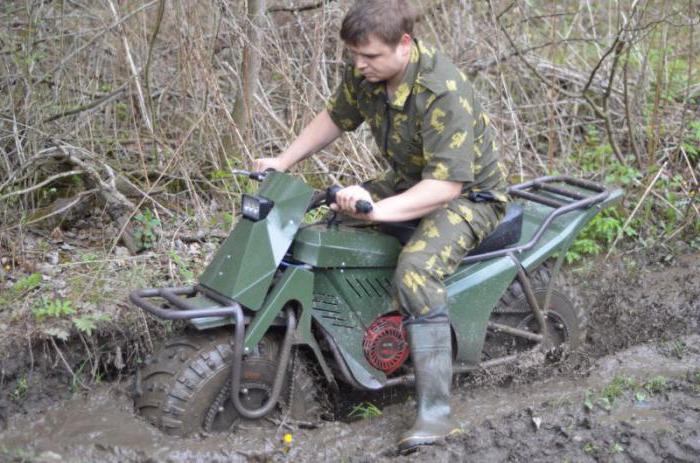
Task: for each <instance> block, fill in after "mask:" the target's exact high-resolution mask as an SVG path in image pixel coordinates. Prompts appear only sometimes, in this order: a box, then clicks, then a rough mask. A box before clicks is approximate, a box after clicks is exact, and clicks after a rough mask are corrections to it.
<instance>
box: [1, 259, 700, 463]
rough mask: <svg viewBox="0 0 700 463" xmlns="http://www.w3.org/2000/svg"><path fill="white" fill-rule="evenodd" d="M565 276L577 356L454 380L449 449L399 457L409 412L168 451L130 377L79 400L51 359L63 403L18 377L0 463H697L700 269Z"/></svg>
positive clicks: (273, 428) (11, 388) (241, 434)
mask: <svg viewBox="0 0 700 463" xmlns="http://www.w3.org/2000/svg"><path fill="white" fill-rule="evenodd" d="M655 260H657V261H655ZM569 273H570V274H571V275H572V276H573V278H572V280H573V284H574V286H575V287H577V288H578V289H579V297H578V298H579V299H580V302H582V303H585V304H586V306H587V307H588V309H589V310H588V313H589V319H590V329H589V336H588V342H587V345H586V346H585V348H584V350H583V351H582V352H577V353H574V354H573V355H571V356H569V357H568V358H567V359H566V360H565V361H563V362H561V361H559V359H555V358H550V359H549V361H548V363H547V364H546V365H545V366H543V367H524V366H520V367H508V368H504V369H503V370H501V371H495V372H489V373H484V374H479V375H470V376H466V377H464V378H462V379H461V381H460V382H462V383H464V384H463V385H462V386H461V387H460V388H459V389H458V390H457V391H455V394H454V397H453V405H454V410H455V416H456V417H457V419H458V420H459V421H460V422H461V423H462V425H463V426H464V429H465V434H463V435H462V436H458V437H456V438H453V439H450V441H449V442H448V445H447V446H444V447H435V448H428V449H424V450H420V451H418V452H416V453H414V454H411V455H407V456H400V455H397V454H396V453H395V451H394V443H395V440H396V438H397V437H398V435H399V434H400V433H401V431H402V430H403V429H405V427H406V426H408V425H410V423H411V419H412V416H413V403H412V400H408V401H407V402H405V403H394V404H392V405H386V406H384V407H383V409H382V415H381V416H379V417H375V418H372V419H366V420H361V421H357V422H351V423H346V422H340V421H339V422H328V423H324V424H323V425H322V426H320V427H319V428H317V429H299V428H297V427H294V426H290V425H288V424H285V423H279V422H277V423H269V422H267V423H265V425H264V426H263V427H246V428H245V429H239V430H238V432H237V433H235V434H230V435H217V436H208V437H200V438H192V439H185V440H181V439H173V438H171V437H168V436H165V435H163V434H162V433H160V432H159V431H157V430H156V429H154V428H152V427H151V426H149V425H147V424H146V423H145V422H144V421H143V420H141V419H140V418H138V417H136V416H135V415H134V413H133V411H132V403H131V399H130V396H129V387H130V385H129V382H128V380H126V378H128V376H129V371H128V370H129V369H128V367H125V368H124V373H123V377H122V378H123V379H122V380H119V375H117V376H116V377H115V378H105V381H103V384H102V385H99V386H96V387H95V386H92V387H93V390H92V391H91V392H82V391H81V389H82V387H81V385H80V384H76V383H75V379H74V378H73V377H72V376H71V375H66V374H63V373H61V372H62V371H64V369H63V365H62V363H61V360H60V359H56V358H55V357H56V356H55V353H54V354H52V355H49V356H48V358H51V359H53V364H50V363H49V362H46V361H45V360H44V361H43V362H44V366H43V367H36V368H37V370H41V369H42V368H44V369H45V371H44V373H46V371H56V372H58V373H57V374H56V379H55V381H54V382H53V383H47V384H51V386H45V389H50V388H51V387H53V388H54V389H55V390H56V391H58V392H54V393H53V395H52V394H51V393H48V394H47V396H49V397H50V399H46V398H44V399H42V398H41V394H39V393H36V392H32V391H31V390H28V391H24V397H23V398H24V400H21V398H20V397H19V396H18V393H19V392H22V383H21V377H22V376H18V377H15V378H14V379H11V380H8V381H6V382H5V386H6V387H3V391H2V398H0V415H3V414H4V417H3V418H2V419H0V427H5V428H6V429H5V430H4V432H0V460H1V461H5V460H7V461H36V462H44V461H59V460H63V461H115V462H116V461H134V462H136V461H139V462H141V461H173V462H184V461H249V460H250V461H269V460H272V461H274V460H279V461H285V460H286V461H317V460H318V459H319V457H324V458H325V459H328V460H330V461H343V460H345V461H402V460H409V461H419V460H425V459H431V460H436V461H451V460H455V459H462V460H463V459H468V460H471V461H523V460H531V461H552V460H557V461H566V460H569V461H640V462H654V461H699V460H700V442H699V441H700V436H699V430H698V426H697V423H698V422H700V336H698V335H697V332H698V326H700V279H698V278H697V275H698V274H700V255H698V254H697V253H695V254H688V255H685V256H681V257H676V258H674V259H672V260H670V261H668V262H667V261H664V259H649V258H647V259H644V260H642V259H640V258H636V259H621V260H619V261H616V262H613V263H605V262H602V261H599V262H597V263H595V264H591V267H590V268H583V269H579V270H577V271H573V272H571V271H570V272H569ZM49 353H51V352H49ZM39 354H40V353H39V352H35V353H34V354H33V356H34V357H35V358H40V355H39ZM66 360H67V363H68V364H71V361H72V359H71V358H67V359H66ZM36 365H42V360H36V362H35V366H36ZM18 368H19V367H18ZM50 368H53V370H51V369H50ZM36 374H37V375H39V377H41V374H42V373H41V371H37V373H36ZM107 379H112V381H106V380H107ZM59 385H60V386H59ZM39 390H41V389H39ZM398 397H400V394H399V395H398ZM58 399H60V400H58ZM358 400H370V401H374V402H375V403H379V399H378V398H377V400H373V398H372V397H369V398H367V397H366V396H364V397H362V399H358ZM50 402H53V405H51V406H48V404H49V403H50ZM3 404H4V412H3V410H2V408H3ZM0 430H1V428H0ZM286 433H290V434H291V435H292V443H291V446H289V447H286V446H285V444H283V442H282V436H283V435H284V434H286Z"/></svg>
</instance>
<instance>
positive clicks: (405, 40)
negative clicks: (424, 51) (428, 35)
mask: <svg viewBox="0 0 700 463" xmlns="http://www.w3.org/2000/svg"><path fill="white" fill-rule="evenodd" d="M412 43H413V37H411V36H410V35H409V34H404V35H403V36H401V40H399V46H400V47H401V54H402V55H408V53H409V52H410V51H411V44H412Z"/></svg>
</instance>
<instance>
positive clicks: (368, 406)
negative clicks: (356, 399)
mask: <svg viewBox="0 0 700 463" xmlns="http://www.w3.org/2000/svg"><path fill="white" fill-rule="evenodd" d="M379 416H382V411H381V410H380V409H379V408H377V406H376V405H374V404H373V403H370V402H362V403H361V404H357V405H355V406H354V407H353V409H352V410H351V411H350V413H348V418H355V419H360V420H367V419H372V418H377V417H379Z"/></svg>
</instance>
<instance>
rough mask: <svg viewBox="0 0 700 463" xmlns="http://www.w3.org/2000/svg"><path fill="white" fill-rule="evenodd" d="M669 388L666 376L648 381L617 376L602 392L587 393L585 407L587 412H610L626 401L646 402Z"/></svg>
mask: <svg viewBox="0 0 700 463" xmlns="http://www.w3.org/2000/svg"><path fill="white" fill-rule="evenodd" d="M668 387H669V385H668V379H667V378H666V377H664V376H654V377H652V378H649V379H647V380H646V381H640V380H637V379H634V378H631V377H629V376H621V375H620V376H615V377H614V378H613V379H612V380H611V381H610V383H608V384H607V385H606V386H605V387H604V388H602V389H601V390H600V391H598V392H592V391H587V392H586V394H585V396H584V400H583V406H584V408H585V409H586V410H587V411H593V410H594V409H595V408H596V407H600V408H602V409H604V410H608V411H609V410H611V409H612V408H613V407H614V406H616V405H617V404H619V403H620V402H621V401H623V400H625V399H626V400H633V401H636V402H644V401H646V400H647V399H648V398H649V397H650V396H655V395H658V394H661V393H663V392H664V391H666V390H667V389H668Z"/></svg>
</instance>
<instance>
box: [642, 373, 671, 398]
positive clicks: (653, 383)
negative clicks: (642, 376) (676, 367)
mask: <svg viewBox="0 0 700 463" xmlns="http://www.w3.org/2000/svg"><path fill="white" fill-rule="evenodd" d="M666 389H668V382H667V380H666V378H665V377H663V376H654V377H653V378H651V379H650V380H649V381H647V382H646V383H644V390H646V391H647V392H648V393H649V394H652V395H653V394H659V393H661V392H663V391H665V390H666Z"/></svg>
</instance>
